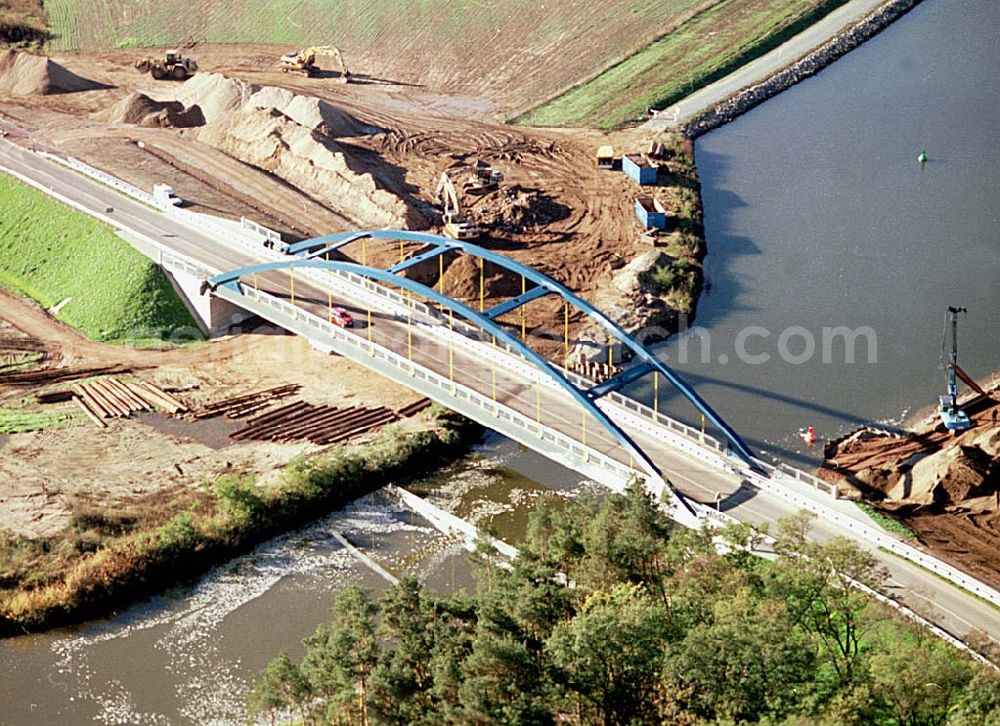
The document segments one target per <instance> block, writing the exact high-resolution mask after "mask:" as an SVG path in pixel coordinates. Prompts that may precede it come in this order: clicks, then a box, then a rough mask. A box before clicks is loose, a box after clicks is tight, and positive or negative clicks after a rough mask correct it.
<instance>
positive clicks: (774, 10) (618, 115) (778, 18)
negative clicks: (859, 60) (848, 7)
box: [515, 0, 846, 128]
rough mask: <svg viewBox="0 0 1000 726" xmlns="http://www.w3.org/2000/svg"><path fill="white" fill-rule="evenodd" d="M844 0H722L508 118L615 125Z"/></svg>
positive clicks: (670, 99)
mask: <svg viewBox="0 0 1000 726" xmlns="http://www.w3.org/2000/svg"><path fill="white" fill-rule="evenodd" d="M844 2H846V0H726V1H725V2H723V3H721V4H719V5H716V6H715V7H713V8H710V9H709V10H706V11H705V12H703V13H701V14H700V15H698V16H697V17H695V18H693V19H692V20H690V21H689V22H687V23H685V24H684V25H683V26H681V27H680V28H678V29H677V30H675V31H674V32H671V33H668V34H666V35H665V36H663V37H662V38H660V39H659V40H657V41H655V42H654V43H652V44H651V45H649V46H647V47H646V48H644V49H643V50H642V51H640V52H639V53H637V54H635V55H633V56H632V57H630V58H628V59H627V60H625V61H623V62H622V63H619V64H618V65H616V66H614V67H613V68H611V69H610V70H608V71H607V72H606V73H603V74H601V75H600V76H598V77H597V78H595V79H593V80H592V81H590V82H588V83H585V84H582V85H580V86H577V87H576V88H574V89H572V90H570V91H569V92H567V93H565V94H563V95H562V96H559V97H558V98H556V99H554V100H553V101H551V102H549V103H547V104H544V105H542V106H540V107H539V108H536V109H534V110H532V111H529V112H527V113H525V114H522V115H521V116H520V117H518V118H517V119H515V122H517V123H523V124H530V125H538V126H599V127H601V128H614V127H617V126H621V125H622V124H625V123H628V122H635V121H638V120H641V119H642V117H643V114H644V113H645V111H646V109H647V108H650V107H653V108H664V107H666V106H669V105H670V104H671V103H674V102H675V101H678V100H680V99H681V98H683V97H685V96H686V95H688V94H690V93H692V92H693V91H695V90H697V89H698V88H701V87H703V86H705V85H708V84H709V83H712V82H713V81H715V80H717V79H719V78H722V77H723V76H725V75H726V74H728V73H730V72H732V71H734V70H736V69H737V68H739V67H740V66H742V65H744V64H746V63H748V62H749V61H751V60H753V59H754V58H757V57H759V56H760V55H763V54H764V53H766V52H767V51H768V50H770V49H772V48H774V47H776V46H778V45H780V44H781V43H782V42H784V41H785V40H787V39H788V38H790V37H791V36H793V35H795V34H796V33H798V32H800V31H801V30H803V29H805V28H806V27H808V26H809V25H811V24H812V23H814V22H816V21H817V20H819V19H820V18H821V17H823V16H824V15H826V14H827V13H829V12H830V11H831V10H833V9H834V8H836V7H837V6H839V5H842V4H844Z"/></svg>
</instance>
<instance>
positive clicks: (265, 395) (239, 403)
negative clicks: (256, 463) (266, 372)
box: [192, 383, 301, 419]
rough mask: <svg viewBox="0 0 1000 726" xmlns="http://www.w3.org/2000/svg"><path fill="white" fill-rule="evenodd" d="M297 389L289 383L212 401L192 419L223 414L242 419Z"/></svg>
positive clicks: (297, 388)
mask: <svg viewBox="0 0 1000 726" xmlns="http://www.w3.org/2000/svg"><path fill="white" fill-rule="evenodd" d="M299 388H301V386H299V385H298V384H297V383H291V384H288V385H285V386H276V387H275V388H268V389H266V390H263V391H255V392H254V393H247V394H244V395H241V396H233V397H232V398H226V399H223V400H221V401H213V402H212V403H207V404H205V405H204V406H202V408H201V409H200V410H198V411H195V412H194V413H193V414H192V418H195V419H203V418H211V417H212V416H221V415H223V414H225V415H226V417H227V418H244V417H246V416H249V415H250V414H253V413H258V412H259V411H260V410H261V409H264V408H267V407H268V406H270V405H271V403H273V402H274V401H276V400H278V399H281V398H287V397H288V396H291V395H294V394H295V393H297V392H298V390H299Z"/></svg>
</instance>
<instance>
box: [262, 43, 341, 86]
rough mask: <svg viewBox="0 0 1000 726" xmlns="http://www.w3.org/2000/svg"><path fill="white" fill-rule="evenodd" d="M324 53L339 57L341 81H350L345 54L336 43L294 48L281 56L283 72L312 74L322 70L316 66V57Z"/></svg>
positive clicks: (280, 63)
mask: <svg viewBox="0 0 1000 726" xmlns="http://www.w3.org/2000/svg"><path fill="white" fill-rule="evenodd" d="M324 55H330V56H333V57H334V58H336V59H337V64H338V65H339V66H340V78H339V81H340V82H341V83H349V82H350V79H351V72H350V71H349V70H348V69H347V64H346V63H345V62H344V55H343V53H341V52H340V48H338V47H336V46H334V45H319V46H313V47H311V48H303V49H302V50H293V51H291V52H289V53H285V54H284V55H283V56H281V59H280V60H279V65H280V66H281V71H282V73H291V72H295V73H304V74H306V75H307V76H312V75H315V74H316V73H318V72H319V70H320V69H319V68H317V67H316V59H317V58H318V57H320V56H324Z"/></svg>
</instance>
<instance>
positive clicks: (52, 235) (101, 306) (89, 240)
mask: <svg viewBox="0 0 1000 726" xmlns="http://www.w3.org/2000/svg"><path fill="white" fill-rule="evenodd" d="M0 285H3V286H4V287H7V288H9V289H11V290H14V291H16V292H19V293H22V294H24V295H27V296H28V297H31V298H33V299H35V300H37V301H38V302H39V303H40V304H42V305H43V306H45V307H46V308H51V307H53V306H55V305H56V304H58V303H60V302H62V301H63V300H65V299H67V298H69V302H68V303H66V304H65V305H63V306H62V307H61V308H60V310H59V313H58V317H59V319H60V320H62V321H64V322H66V323H67V324H69V325H72V326H73V327H75V328H77V329H79V330H81V331H82V332H83V333H85V334H86V335H87V336H88V337H90V338H93V339H95V340H104V341H111V342H126V341H129V340H144V339H151V338H161V337H162V338H167V337H169V336H170V335H171V334H172V333H173V332H174V331H176V330H178V329H180V328H186V329H189V330H191V331H194V330H196V328H195V322H194V320H193V319H192V318H191V316H190V314H189V313H188V311H187V309H186V308H185V307H184V304H183V303H182V302H181V301H180V299H179V298H178V297H177V295H176V294H175V293H174V291H173V288H172V287H171V286H170V282H169V281H168V280H167V279H166V277H165V276H164V274H163V272H162V271H161V270H160V269H159V268H158V267H157V266H156V264H155V263H153V262H152V261H151V260H149V259H147V258H146V257H143V256H142V255H140V254H139V253H138V252H136V251H135V250H133V249H132V248H131V247H129V246H128V244H126V243H125V242H123V241H122V240H121V239H119V238H118V237H117V236H116V235H115V233H114V232H113V231H112V230H111V229H110V228H109V227H107V226H105V225H103V224H101V223H99V222H97V221H95V220H93V219H90V218H89V217H86V216H84V215H83V214H81V213H79V212H75V211H73V210H72V209H69V208H68V207H66V206H63V205H62V204H60V203H58V202H56V201H54V200H52V199H50V198H49V197H47V196H45V195H44V194H42V193H41V192H38V191H36V190H34V189H32V188H30V187H28V186H26V185H24V184H21V183H20V182H17V181H15V180H14V179H12V178H11V177H9V176H6V175H4V174H0ZM187 337H188V338H190V335H188V336H187Z"/></svg>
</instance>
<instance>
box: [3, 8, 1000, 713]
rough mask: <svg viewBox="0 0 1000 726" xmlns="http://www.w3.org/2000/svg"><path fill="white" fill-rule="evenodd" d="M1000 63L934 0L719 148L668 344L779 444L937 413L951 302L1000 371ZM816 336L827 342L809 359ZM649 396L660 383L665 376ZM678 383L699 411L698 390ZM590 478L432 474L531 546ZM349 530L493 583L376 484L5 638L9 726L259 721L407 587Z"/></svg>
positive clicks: (799, 451)
mask: <svg viewBox="0 0 1000 726" xmlns="http://www.w3.org/2000/svg"><path fill="white" fill-rule="evenodd" d="M998 66H1000V3H997V2H995V0H925V2H924V3H922V4H921V5H920V6H918V7H917V9H916V10H914V11H913V12H911V13H910V14H909V15H908V16H906V17H905V18H903V19H902V20H900V21H899V22H898V23H896V24H895V25H894V26H892V27H891V28H890V29H889V30H887V31H886V32H885V33H883V34H882V35H880V36H879V37H878V38H876V39H874V40H873V41H870V42H869V43H867V44H866V45H864V46H862V47H861V48H860V49H858V50H855V51H854V52H852V53H851V54H849V55H848V56H846V57H845V58H843V59H841V60H839V61H838V62H837V63H835V64H834V65H833V66H831V67H830V68H828V69H826V70H825V71H823V72H822V73H821V74H820V75H818V76H817V77H815V78H813V79H810V80H809V81H806V82H805V83H802V84H800V85H799V86H796V87H795V88H793V89H791V90H789V91H786V92H785V93H783V94H781V95H780V96H778V97H777V98H775V99H772V100H771V101H768V102H767V103H766V104H764V105H763V106H761V107H759V108H757V109H755V110H754V111H752V112H750V113H749V114H747V115H746V116H744V117H743V118H741V119H739V120H737V121H736V122H734V123H732V124H730V125H728V126H726V127H724V128H722V129H720V130H718V131H715V132H713V133H712V134H709V135H707V136H705V137H703V138H702V139H700V140H699V141H698V144H697V154H698V164H699V170H700V174H701V179H702V184H703V195H704V201H705V215H706V226H707V234H708V243H709V249H710V253H709V255H708V257H707V259H706V275H707V279H708V281H709V283H710V285H711V287H710V289H709V290H708V291H707V292H706V293H705V294H704V296H703V297H702V300H701V303H700V305H699V309H698V316H697V324H698V325H699V326H701V327H703V328H704V329H705V331H706V332H707V336H708V340H709V341H710V344H709V348H708V350H707V354H708V355H707V361H706V362H701V355H702V351H703V350H704V346H702V345H701V344H700V343H699V342H698V341H699V336H697V335H695V334H689V335H688V336H686V338H684V339H681V340H680V341H675V342H673V343H670V344H668V345H667V346H665V347H664V348H663V349H662V351H661V353H662V354H664V355H666V356H668V359H669V362H670V363H671V364H673V365H675V366H676V367H677V368H678V369H680V370H681V371H683V373H684V375H685V376H686V377H687V378H689V379H690V380H691V381H692V382H694V383H695V384H697V386H698V388H699V390H700V391H701V392H702V393H703V395H705V397H706V398H708V399H709V400H710V401H711V402H712V403H713V404H714V405H715V407H716V408H717V410H719V411H720V412H721V413H723V415H724V416H725V418H726V419H727V420H729V421H730V422H731V423H732V424H733V425H734V426H735V428H736V429H737V430H739V431H740V432H742V433H743V434H744V436H745V437H746V438H747V439H748V440H749V442H750V443H751V444H752V445H753V446H754V447H755V448H757V449H758V450H761V451H763V452H766V453H769V454H771V455H775V456H780V457H783V458H785V459H786V460H791V461H793V462H798V463H812V462H814V461H815V460H816V458H817V457H816V454H817V452H816V450H807V449H805V447H804V446H802V445H801V444H800V442H799V440H798V439H797V438H796V436H795V431H796V429H797V428H798V427H801V426H809V425H811V426H814V427H815V428H816V430H817V432H818V433H819V434H820V436H821V437H824V438H826V437H833V436H836V435H837V434H839V433H841V432H843V431H846V430H848V429H850V428H852V427H854V426H856V425H858V424H861V423H871V422H876V423H884V424H886V425H890V426H896V425H901V424H902V423H903V422H904V421H905V420H906V419H907V418H908V417H912V416H913V415H915V414H916V410H915V408H919V407H921V406H922V405H923V404H928V405H929V404H932V403H933V401H934V400H935V396H936V395H937V394H938V393H939V392H941V389H942V385H943V376H942V373H941V371H940V370H939V369H938V364H939V360H940V352H941V334H942V323H943V313H944V310H945V308H946V307H947V306H948V305H963V306H966V307H968V308H969V313H968V315H967V316H966V317H965V318H963V320H962V323H961V333H960V337H961V344H962V348H961V354H960V356H961V362H962V365H963V367H964V368H965V369H966V370H967V371H968V372H969V373H970V374H972V375H974V376H977V377H985V376H987V375H988V374H989V373H990V372H991V371H995V370H997V368H998V367H1000V366H998V361H1000V336H998V333H1000V282H998V281H1000V212H998V209H1000V204H998V202H997V200H998V199H1000V162H998V160H997V156H998V150H1000V121H998V119H1000V74H998V73H997V68H998ZM923 148H926V149H927V155H928V157H929V159H930V160H929V162H928V163H927V164H926V165H924V166H921V165H919V164H918V163H917V162H916V156H917V154H919V152H920V150H921V149H923ZM750 326H756V327H754V328H751V327H750ZM796 326H798V327H796ZM838 326H846V327H847V328H848V329H850V330H852V331H863V330H864V329H865V328H866V327H867V328H870V329H871V330H872V331H873V332H874V334H875V340H876V343H875V346H876V347H875V360H874V361H873V362H871V363H869V362H868V353H869V351H868V349H867V348H866V346H867V345H869V344H870V343H869V341H868V339H867V338H865V337H863V336H862V337H860V338H858V339H857V340H856V341H855V362H854V363H853V364H849V363H846V362H845V361H844V343H843V339H842V338H840V339H837V340H836V341H835V342H834V345H833V346H831V349H830V356H829V359H830V360H829V362H824V361H823V356H822V342H823V338H822V336H823V329H824V328H828V329H832V328H836V327H838ZM741 331H744V332H743V337H742V338H741V337H740V336H741ZM747 331H749V333H748V332H747ZM789 331H791V332H789ZM765 333H766V334H767V335H766V337H765ZM754 334H755V335H754ZM810 336H811V337H812V338H813V340H814V342H815V344H816V346H817V353H816V354H815V355H814V356H804V355H802V354H803V353H804V352H805V348H806V347H807V346H808V339H809V337H810ZM701 337H702V338H703V337H704V336H701ZM685 340H686V341H687V351H686V358H687V361H686V362H682V361H681V360H680V359H681V358H682V353H683V352H684V351H683V344H684V341H685ZM738 340H742V343H743V348H744V350H743V351H742V352H743V354H744V355H743V357H746V356H747V355H749V356H760V355H767V356H769V361H768V362H767V363H766V364H755V363H749V362H744V361H741V360H740V357H741V355H740V350H739V349H738V346H737V342H738ZM782 341H783V342H782ZM838 346H839V348H838ZM783 355H784V358H786V359H789V360H783V359H782V357H783ZM798 358H803V359H805V358H808V360H803V362H795V361H796V360H798ZM635 392H636V393H638V394H639V395H645V396H646V397H647V398H648V397H650V396H651V391H650V390H649V388H648V386H647V387H646V388H642V387H637V388H636V391H635ZM661 396H662V398H661V404H662V405H664V406H666V407H668V408H669V409H670V410H671V411H672V412H673V413H675V414H678V415H680V416H682V417H684V418H687V419H688V420H690V421H691V422H692V423H695V424H697V423H698V417H697V416H696V415H694V414H693V413H692V412H691V411H690V410H687V409H685V407H684V404H683V403H682V402H681V401H679V400H677V397H676V396H671V395H670V394H669V393H668V392H663V391H661ZM539 482H542V483H544V486H543V485H542V484H541V483H539ZM584 489H586V487H585V485H583V484H581V482H580V481H579V477H578V476H577V475H575V474H572V473H570V472H566V471H565V470H562V469H560V468H559V467H556V466H554V465H552V464H551V463H549V462H547V461H545V460H544V459H542V458H541V457H538V456H536V455H534V454H531V453H529V452H524V451H523V450H521V449H520V448H519V447H517V446H515V445H513V444H510V443H509V442H504V441H502V440H499V439H497V438H491V439H488V440H487V442H486V443H484V444H483V445H482V446H481V447H480V449H479V452H478V453H477V454H476V455H474V456H472V457H470V458H468V459H466V460H465V461H463V462H461V463H460V464H458V465H456V466H455V467H453V468H451V469H449V470H447V471H445V472H442V473H441V474H440V475H438V476H436V477H434V478H432V479H429V480H428V481H426V482H423V483H422V484H420V485H418V486H417V487H416V490H417V491H419V492H420V493H421V494H422V495H423V496H426V497H427V498H429V499H431V500H432V501H434V502H435V503H437V504H439V505H441V506H443V507H445V508H447V509H449V510H451V511H454V512H455V513H457V514H458V515H460V516H463V517H465V518H470V519H474V520H475V519H478V520H480V521H482V520H486V521H490V522H492V523H493V524H494V525H495V526H496V527H497V528H498V530H499V533H500V535H501V536H502V537H507V538H512V537H513V536H514V535H515V534H516V533H518V532H520V531H523V527H524V522H525V520H526V517H527V511H528V510H529V509H530V507H531V506H532V505H533V502H536V501H538V500H539V499H542V498H547V499H550V500H551V499H553V498H554V499H556V500H558V498H559V497H560V496H562V495H565V496H575V495H576V494H578V493H579V492H580V491H582V490H584ZM334 532H340V533H342V534H344V535H346V536H347V537H348V538H349V539H350V540H351V541H353V542H354V543H355V545H357V546H358V547H360V548H361V549H362V550H364V551H365V552H366V553H367V554H368V555H370V556H371V557H372V558H373V559H374V560H376V561H377V562H378V563H379V564H381V565H382V566H384V567H386V568H387V569H389V570H390V571H392V572H394V573H396V574H402V573H406V572H410V573H414V574H416V575H418V576H419V577H420V579H421V580H422V581H423V582H425V583H427V584H429V585H431V586H433V587H435V588H437V589H439V590H442V591H448V590H450V589H452V588H457V587H463V586H466V587H468V586H471V580H470V577H469V568H468V566H467V564H466V558H465V554H464V551H463V550H461V549H460V548H459V547H458V546H457V545H456V544H455V543H454V542H451V541H448V540H447V539H446V538H445V537H443V536H442V535H440V534H439V533H438V532H437V531H436V530H434V529H433V528H432V527H431V526H430V525H429V524H428V523H427V522H426V521H424V520H423V519H421V518H420V517H418V516H415V515H412V514H411V513H410V512H408V511H407V510H405V509H402V508H401V507H400V506H399V505H397V504H395V503H394V502H392V501H389V500H387V499H385V498H383V497H380V496H378V495H373V496H370V497H366V498H364V499H361V500H359V501H358V502H356V503H355V504H354V505H352V506H351V507H348V508H347V509H345V510H344V511H342V512H338V513H334V514H332V515H329V516H327V517H325V518H323V519H321V520H319V521H318V522H316V523H315V524H313V525H311V526H309V527H306V528H304V529H302V530H299V531H296V532H294V533H291V534H288V535H286V536H283V537H279V538H277V539H275V540H272V541H270V542H267V543H265V544H264V545H262V546H260V547H259V548H257V549H256V550H255V551H254V552H252V553H250V554H248V555H246V556H244V557H239V558H236V559H234V560H233V561H231V562H228V563H226V564H225V565H222V566H220V567H218V568H216V569H215V570H213V571H212V572H211V573H209V574H208V575H206V576H205V577H203V578H201V579H199V580H198V581H196V582H192V583H188V584H187V585H184V586H181V587H177V588H174V589H173V590H171V591H170V592H169V593H166V594H165V595H163V596H161V597H157V598H153V599H151V600H149V601H147V602H145V603H142V604H140V605H138V606H136V607H133V608H131V609H129V610H128V611H126V612H125V613H122V614H121V615H118V616H116V617H113V618H110V619H107V620H105V621H101V622H97V623H91V624H87V625H84V626H81V627H79V628H76V629H72V630H64V631H59V632H53V633H47V634H44V635H37V636H25V637H21V638H15V639H9V640H5V641H0V723H2V724H38V723H67V724H73V723H95V722H96V723H106V724H111V723H129V724H141V723H145V724H166V723H172V724H178V723H197V724H204V723H240V722H242V720H243V711H242V709H243V702H244V698H245V695H246V692H247V689H248V688H249V685H250V683H251V682H252V680H253V678H254V676H255V675H256V674H257V673H258V672H259V671H260V669H261V668H262V667H263V666H264V664H265V663H266V662H267V661H268V660H269V659H270V658H272V657H273V656H274V655H275V654H277V653H278V652H280V651H282V650H285V651H287V652H288V653H289V655H290V656H292V657H293V658H297V657H299V656H300V655H301V653H302V646H301V640H302V638H303V637H305V636H307V635H309V634H310V633H311V632H313V630H314V629H315V627H316V625H317V624H318V623H320V622H324V621H326V620H328V619H329V615H328V611H329V607H330V605H331V603H332V601H333V598H334V597H335V596H336V593H337V592H339V591H340V590H341V589H343V588H344V587H345V586H347V585H349V584H357V585H359V586H362V587H366V588H369V589H371V590H372V591H374V592H375V593H377V592H379V591H381V590H382V589H383V588H384V587H385V586H386V583H385V581H384V580H383V579H381V578H380V577H379V576H378V575H376V574H375V573H373V572H372V571H371V570H370V569H369V568H367V567H366V566H364V565H363V564H361V563H359V562H358V561H357V560H355V559H353V558H352V557H351V556H350V555H349V554H348V553H347V552H346V551H344V550H343V548H341V546H340V545H339V544H338V542H337V540H336V539H335V537H334V536H333V533H334Z"/></svg>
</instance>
